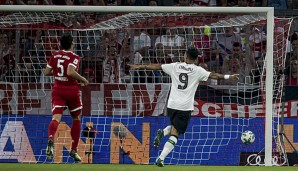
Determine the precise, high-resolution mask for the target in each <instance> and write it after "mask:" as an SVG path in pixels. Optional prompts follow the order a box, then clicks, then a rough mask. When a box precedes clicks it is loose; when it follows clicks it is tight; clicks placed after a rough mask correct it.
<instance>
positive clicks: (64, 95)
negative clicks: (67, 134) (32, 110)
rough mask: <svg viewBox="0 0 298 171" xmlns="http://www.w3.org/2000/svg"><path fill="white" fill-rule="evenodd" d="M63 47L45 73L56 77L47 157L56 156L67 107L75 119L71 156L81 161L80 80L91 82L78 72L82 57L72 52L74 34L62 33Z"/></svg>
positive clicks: (82, 82)
mask: <svg viewBox="0 0 298 171" xmlns="http://www.w3.org/2000/svg"><path fill="white" fill-rule="evenodd" d="M60 44H61V46H62V48H63V50H59V51H56V52H54V53H53V55H52V56H51V58H50V60H49V61H48V64H47V67H46V68H45V70H44V74H45V75H53V77H54V80H55V81H54V86H53V89H52V114H53V118H52V121H51V122H50V124H49V130H48V136H49V137H48V138H49V140H48V146H47V149H46V154H47V157H48V158H52V157H53V154H54V137H55V133H56V131H57V128H58V125H59V122H60V120H61V118H62V113H63V110H64V109H65V108H68V110H69V111H70V114H71V117H72V119H73V122H72V127H71V138H72V146H71V151H70V153H69V155H70V156H71V157H72V158H73V159H74V160H75V161H78V162H79V161H81V157H80V156H79V155H78V153H77V146H78V143H79V139H80V134H81V133H80V132H81V124H80V114H81V110H82V102H81V98H80V90H79V84H78V81H80V82H81V86H86V85H88V83H89V82H88V80H87V79H86V78H84V77H82V76H81V75H80V74H79V73H78V68H79V64H80V57H79V56H78V55H77V54H75V53H73V49H74V47H75V44H74V42H73V37H72V35H71V34H69V33H65V34H63V35H62V37H61V38H60Z"/></svg>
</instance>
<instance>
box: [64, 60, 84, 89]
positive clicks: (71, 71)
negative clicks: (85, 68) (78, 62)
mask: <svg viewBox="0 0 298 171" xmlns="http://www.w3.org/2000/svg"><path fill="white" fill-rule="evenodd" d="M67 75H68V76H70V77H72V78H74V79H76V80H78V81H81V82H82V83H81V85H82V86H86V85H88V84H89V81H88V80H87V79H86V78H85V77H83V76H81V75H80V74H79V73H78V72H77V71H76V70H75V67H74V66H72V65H68V67H67Z"/></svg>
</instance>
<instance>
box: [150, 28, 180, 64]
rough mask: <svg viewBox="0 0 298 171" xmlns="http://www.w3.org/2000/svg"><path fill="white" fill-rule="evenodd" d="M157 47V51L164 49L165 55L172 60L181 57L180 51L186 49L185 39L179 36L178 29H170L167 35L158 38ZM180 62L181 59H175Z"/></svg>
mask: <svg viewBox="0 0 298 171" xmlns="http://www.w3.org/2000/svg"><path fill="white" fill-rule="evenodd" d="M155 46H156V47H157V49H164V50H165V54H166V55H169V56H170V57H171V58H172V57H174V56H176V57H179V50H182V49H185V47H186V44H185V39H184V38H183V37H181V36H179V35H178V30H177V28H168V29H167V31H166V34H165V35H161V36H159V37H157V38H156V41H155ZM174 61H179V59H174Z"/></svg>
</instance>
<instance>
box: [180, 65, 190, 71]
mask: <svg viewBox="0 0 298 171" xmlns="http://www.w3.org/2000/svg"><path fill="white" fill-rule="evenodd" d="M179 69H183V70H185V71H193V68H186V67H185V66H182V65H180V66H179Z"/></svg>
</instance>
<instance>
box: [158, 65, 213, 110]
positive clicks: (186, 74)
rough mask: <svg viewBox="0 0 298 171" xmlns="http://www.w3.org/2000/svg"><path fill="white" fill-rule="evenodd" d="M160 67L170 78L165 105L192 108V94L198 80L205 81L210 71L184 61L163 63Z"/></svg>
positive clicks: (179, 108)
mask: <svg viewBox="0 0 298 171" xmlns="http://www.w3.org/2000/svg"><path fill="white" fill-rule="evenodd" d="M161 68H162V70H163V71H164V72H165V73H167V74H169V75H170V76H171V79H172V84H171V92H170V96H169V100H168V106H167V107H168V108H171V109H176V110H182V111H188V110H194V96H195V92H196V90H197V88H198V85H199V81H207V80H208V77H209V75H210V72H208V71H206V70H205V69H203V68H202V67H200V66H197V65H195V64H186V63H185V62H176V63H171V64H163V65H161Z"/></svg>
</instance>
